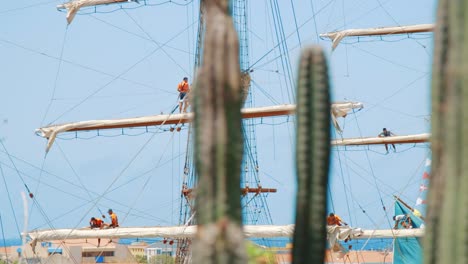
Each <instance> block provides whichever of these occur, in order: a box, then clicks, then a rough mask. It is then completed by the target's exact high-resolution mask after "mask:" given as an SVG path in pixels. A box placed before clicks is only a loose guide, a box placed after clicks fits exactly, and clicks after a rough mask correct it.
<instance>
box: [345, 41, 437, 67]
mask: <svg viewBox="0 0 468 264" xmlns="http://www.w3.org/2000/svg"><path fill="white" fill-rule="evenodd" d="M346 46H347V45H346ZM351 46H352V47H353V48H356V49H358V50H359V51H361V52H364V53H367V54H369V55H371V56H373V57H376V58H378V59H381V60H383V61H385V62H388V63H390V64H393V65H395V66H398V67H402V68H405V69H408V70H411V71H415V72H422V73H425V74H429V73H428V72H427V71H421V70H418V69H415V68H412V67H409V66H405V65H402V64H399V63H397V62H394V61H392V60H389V59H386V58H384V57H382V56H379V55H377V54H375V53H372V52H370V51H367V50H365V49H362V48H359V47H358V46H357V45H354V44H351Z"/></svg>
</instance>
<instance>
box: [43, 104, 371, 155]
mask: <svg viewBox="0 0 468 264" xmlns="http://www.w3.org/2000/svg"><path fill="white" fill-rule="evenodd" d="M362 107H363V105H362V103H358V102H339V103H334V104H332V106H331V109H332V116H333V118H332V119H333V120H335V121H336V118H338V117H345V116H346V115H347V113H348V112H349V111H351V110H352V109H361V108H362ZM241 112H242V117H243V118H259V117H271V116H283V115H292V114H294V113H295V112H296V105H293V104H285V105H276V106H266V107H256V108H244V109H242V110H241ZM192 120H193V113H184V114H165V115H153V116H143V117H135V118H122V119H109V120H90V121H81V122H74V123H67V124H61V125H51V126H47V127H42V128H38V129H36V133H37V134H39V135H41V136H42V137H45V138H47V139H48V140H49V141H48V143H47V149H46V151H48V150H49V149H50V147H51V146H52V144H53V143H54V140H55V138H56V137H57V134H59V133H62V132H71V131H81V130H86V131H88V130H98V129H112V128H126V127H142V126H157V125H177V124H183V123H187V122H191V121H192ZM336 125H337V124H336Z"/></svg>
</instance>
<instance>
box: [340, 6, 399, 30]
mask: <svg viewBox="0 0 468 264" xmlns="http://www.w3.org/2000/svg"><path fill="white" fill-rule="evenodd" d="M390 1H391V0H387V1H385V2H383V3H384V4H386V3H388V2H390ZM378 8H379V5H376V6H375V7H373V8H372V9H370V10H369V11H367V12H366V13H364V14H362V15H361V16H359V17H357V18H355V19H353V20H351V22H348V25H351V24H354V23H355V22H357V21H359V20H361V19H362V18H363V17H365V16H367V15H369V14H371V13H373V12H374V11H375V10H376V9H378ZM343 29H344V28H343V27H338V28H335V29H334V30H333V31H339V30H343Z"/></svg>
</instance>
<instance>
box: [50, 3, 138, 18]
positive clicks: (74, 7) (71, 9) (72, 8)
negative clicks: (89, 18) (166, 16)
mask: <svg viewBox="0 0 468 264" xmlns="http://www.w3.org/2000/svg"><path fill="white" fill-rule="evenodd" d="M125 2H138V1H136V0H75V1H70V2H67V3H65V4H61V5H57V9H59V10H60V9H67V10H68V12H67V22H68V24H70V23H71V22H72V21H73V18H75V15H76V13H77V12H78V10H80V8H82V7H86V6H97V5H108V4H116V3H125Z"/></svg>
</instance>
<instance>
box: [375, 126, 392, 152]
mask: <svg viewBox="0 0 468 264" xmlns="http://www.w3.org/2000/svg"><path fill="white" fill-rule="evenodd" d="M391 136H395V134H393V133H392V132H391V131H390V130H387V129H386V128H383V130H382V132H381V133H380V134H379V137H391ZM392 147H393V152H396V148H395V144H392ZM385 150H386V151H387V154H388V144H385Z"/></svg>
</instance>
